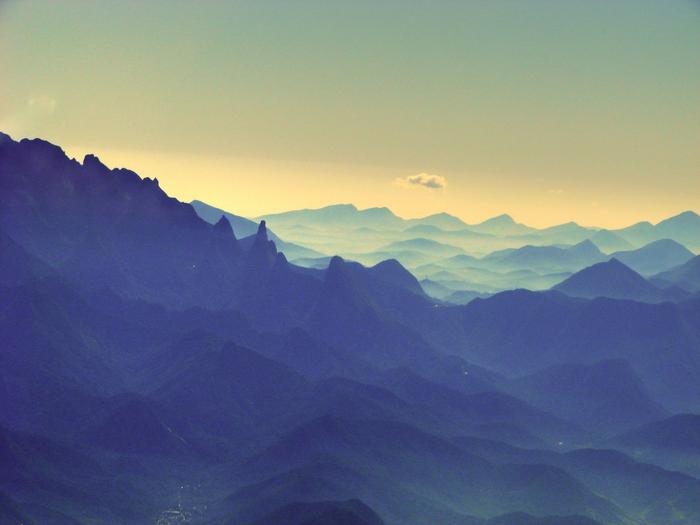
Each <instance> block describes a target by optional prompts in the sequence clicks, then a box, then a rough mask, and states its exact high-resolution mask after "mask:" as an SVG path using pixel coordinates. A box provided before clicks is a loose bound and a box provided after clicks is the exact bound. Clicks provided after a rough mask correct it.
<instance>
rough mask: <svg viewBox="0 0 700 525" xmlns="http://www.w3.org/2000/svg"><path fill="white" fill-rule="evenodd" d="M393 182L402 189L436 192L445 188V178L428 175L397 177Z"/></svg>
mask: <svg viewBox="0 0 700 525" xmlns="http://www.w3.org/2000/svg"><path fill="white" fill-rule="evenodd" d="M394 182H395V183H396V184H397V185H399V186H403V187H404V188H417V187H423V188H428V189H431V190H438V189H442V188H444V187H446V186H447V179H446V178H445V177H442V176H440V175H431V174H430V173H418V174H417V175H408V176H406V177H399V178H398V179H396V180H395V181H394Z"/></svg>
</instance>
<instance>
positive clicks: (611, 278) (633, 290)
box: [552, 258, 669, 302]
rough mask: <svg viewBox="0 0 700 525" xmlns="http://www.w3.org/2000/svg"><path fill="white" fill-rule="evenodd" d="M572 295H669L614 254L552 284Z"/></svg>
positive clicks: (646, 297)
mask: <svg viewBox="0 0 700 525" xmlns="http://www.w3.org/2000/svg"><path fill="white" fill-rule="evenodd" d="M552 289H553V290H557V291H559V292H563V293H565V294H566V295H570V296H572V297H583V298H586V299H594V298H596V297H611V298H614V299H629V300H632V301H644V302H661V301H664V300H666V299H667V298H668V297H669V295H667V294H665V293H664V292H663V291H662V290H660V289H658V288H657V287H656V286H654V285H653V284H651V283H650V282H649V281H647V280H646V279H644V277H642V276H641V275H639V274H638V273H637V272H635V271H634V270H632V269H631V268H629V267H628V266H626V265H625V264H623V263H622V262H620V261H619V260H617V259H615V258H613V259H610V260H609V261H606V262H601V263H598V264H594V265H593V266H590V267H588V268H585V269H583V270H581V271H579V272H577V273H575V274H574V275H572V276H571V277H569V278H567V279H565V280H564V281H562V282H561V283H559V284H557V285H556V286H554V287H553V288H552Z"/></svg>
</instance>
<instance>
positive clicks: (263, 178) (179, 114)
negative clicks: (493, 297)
mask: <svg viewBox="0 0 700 525" xmlns="http://www.w3.org/2000/svg"><path fill="white" fill-rule="evenodd" d="M0 130H1V131H4V132H7V133H9V134H10V135H12V136H13V137H14V138H22V137H25V136H28V137H37V136H38V137H42V138H45V139H47V140H51V141H52V142H55V143H57V144H59V145H61V146H62V147H63V148H64V149H65V150H66V151H67V152H68V153H69V154H70V155H73V156H77V157H81V156H82V155H83V154H85V153H87V152H93V153H96V154H97V155H98V156H99V157H100V158H101V159H102V160H103V161H104V162H105V163H106V164H108V165H110V166H114V167H116V166H124V167H128V168H130V169H133V170H134V171H137V172H138V173H139V174H141V175H142V176H148V177H157V178H158V179H159V180H160V182H161V185H162V186H163V187H164V188H165V189H166V191H168V192H169V193H170V194H172V195H174V196H176V197H178V198H180V199H181V200H191V199H195V198H196V199H200V200H203V201H206V202H209V203H210V204H212V205H215V206H218V207H222V208H225V209H227V210H229V211H231V212H233V213H237V214H240V215H245V216H257V215H260V214H264V213H269V212H276V211H283V210H288V209H296V208H306V207H311V208H313V207H320V206H324V205H328V204H334V203H340V202H343V203H347V202H352V203H354V204H356V205H357V206H358V207H360V208H365V207H370V206H388V207H390V208H391V209H392V210H393V211H395V212H396V213H397V214H399V215H401V216H404V217H415V216H422V215H427V214H429V213H435V212H440V211H446V212H449V213H452V214H454V215H457V216H459V217H461V218H463V219H464V220H465V221H467V222H477V221H480V220H483V219H485V218H487V217H489V216H493V215H497V214H500V213H510V214H511V215H513V216H514V217H515V218H516V219H517V220H519V221H521V222H525V223H528V224H532V225H535V226H545V225H551V224H555V223H560V222H566V221H569V220H575V221H577V222H579V223H581V224H585V225H597V226H608V227H616V226H624V225H627V224H630V223H632V222H636V221H638V220H647V219H648V220H652V221H658V220H660V219H662V218H665V217H667V216H669V215H673V214H675V213H678V212H680V211H683V210H686V209H693V210H695V211H700V3H698V2H695V1H691V0H688V1H686V0H677V1H676V0H674V1H670V2H657V1H652V0H648V1H647V0H634V1H633V0H619V1H616V2H607V1H605V2H604V1H602V0H591V1H589V2H560V1H558V0H530V1H527V2H516V1H507V0H503V1H498V2H477V1H473V2H468V1H464V2H452V1H444V2H437V3H435V2H413V3H410V4H407V3H404V2H398V1H385V2H369V1H367V2H364V1H360V2H352V3H348V2H342V3H341V2H332V1H331V2H321V1H317V2H311V1H300V2H282V1H270V2H244V1H238V2H227V3H224V2H209V3H199V2H198V3H194V2H184V1H183V2H180V1H175V2H165V1H153V2H148V3H139V2H133V1H124V2H107V1H95V2H86V1H80V0H64V1H57V2H51V3H49V2H42V1H32V0H6V1H5V2H3V3H2V4H0Z"/></svg>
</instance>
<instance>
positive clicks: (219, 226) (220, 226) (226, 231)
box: [214, 215, 236, 238]
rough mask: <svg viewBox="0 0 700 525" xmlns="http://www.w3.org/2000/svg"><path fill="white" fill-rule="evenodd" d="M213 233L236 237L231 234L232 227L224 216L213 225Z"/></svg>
mask: <svg viewBox="0 0 700 525" xmlns="http://www.w3.org/2000/svg"><path fill="white" fill-rule="evenodd" d="M214 231H215V232H217V233H220V234H223V235H233V237H234V238H235V237H236V235H235V234H234V233H233V227H232V226H231V222H230V221H229V220H228V219H227V218H226V215H222V216H221V218H220V219H219V221H218V222H217V223H216V224H215V225H214Z"/></svg>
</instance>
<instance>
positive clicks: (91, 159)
mask: <svg viewBox="0 0 700 525" xmlns="http://www.w3.org/2000/svg"><path fill="white" fill-rule="evenodd" d="M83 168H85V169H94V170H99V171H109V168H108V167H107V166H105V165H104V164H103V163H102V161H101V160H100V158H99V157H98V156H97V155H94V154H92V153H88V154H87V155H85V157H84V158H83Z"/></svg>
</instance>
